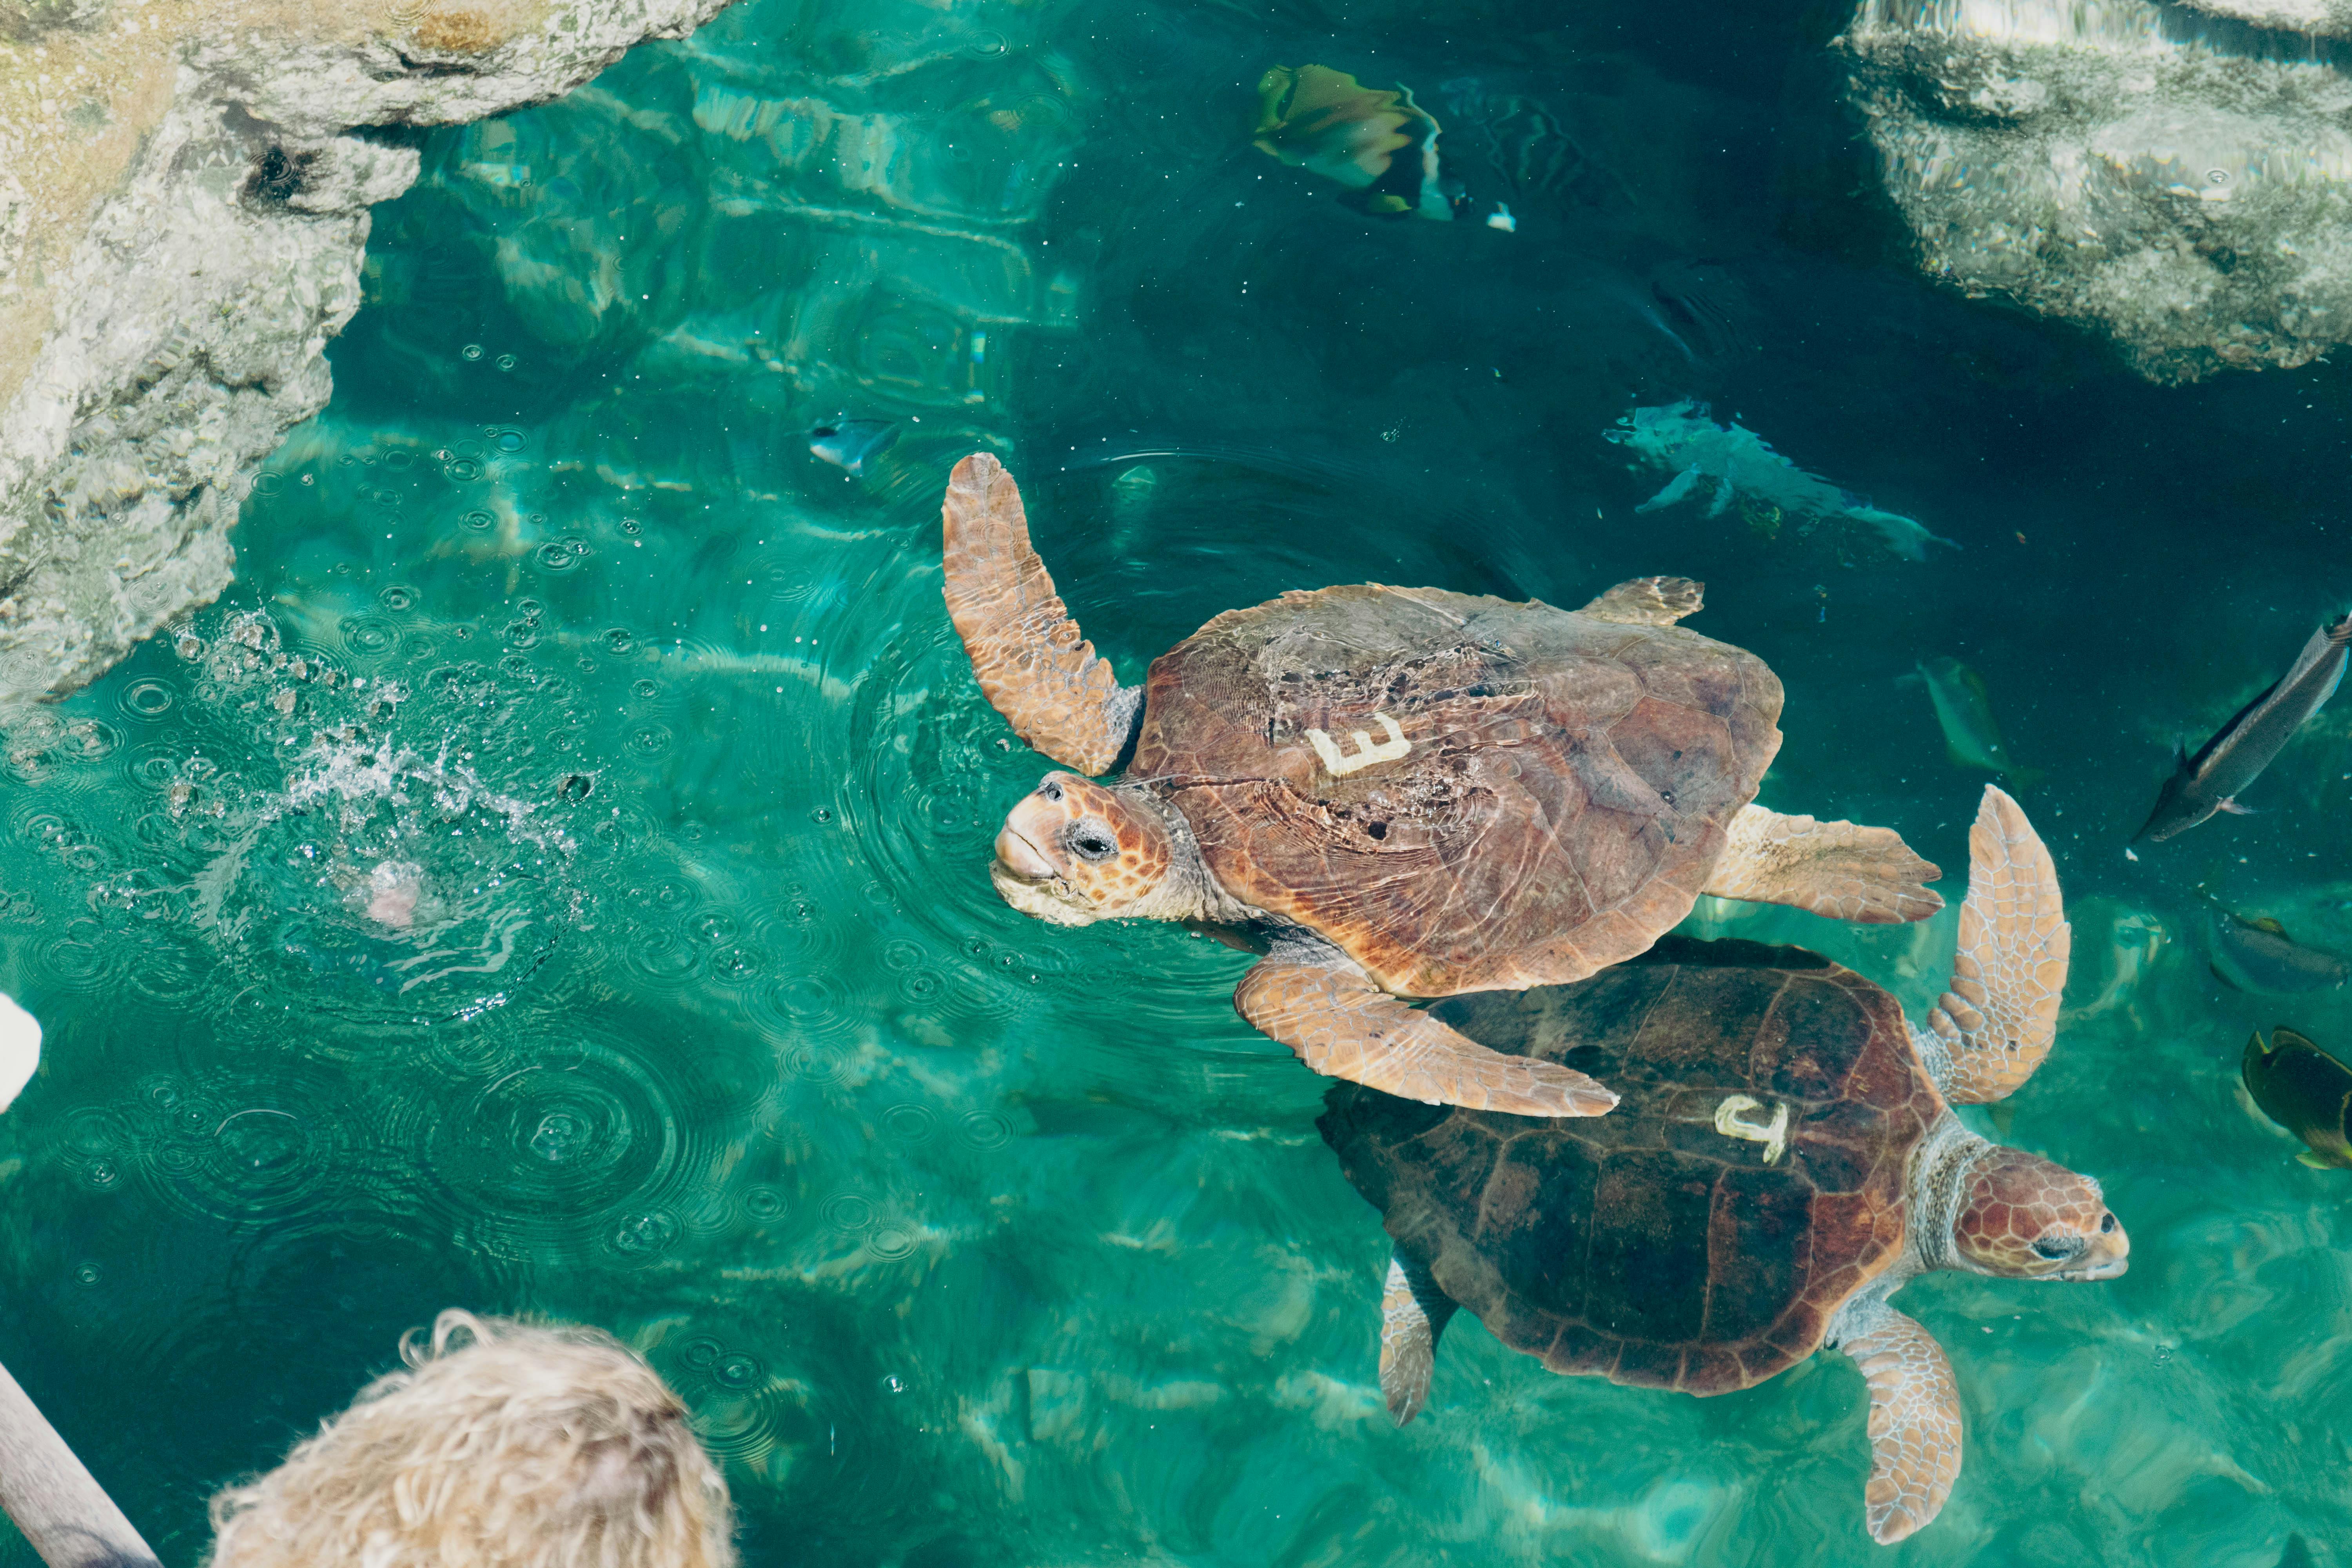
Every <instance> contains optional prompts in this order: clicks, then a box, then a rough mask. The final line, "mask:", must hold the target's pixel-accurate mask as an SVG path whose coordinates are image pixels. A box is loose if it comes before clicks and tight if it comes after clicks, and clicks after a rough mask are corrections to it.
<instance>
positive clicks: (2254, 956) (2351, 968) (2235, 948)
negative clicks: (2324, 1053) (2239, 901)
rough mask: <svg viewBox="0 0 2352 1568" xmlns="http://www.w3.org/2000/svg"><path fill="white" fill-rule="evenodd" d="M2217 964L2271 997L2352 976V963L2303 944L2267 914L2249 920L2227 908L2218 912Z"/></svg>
mask: <svg viewBox="0 0 2352 1568" xmlns="http://www.w3.org/2000/svg"><path fill="white" fill-rule="evenodd" d="M2212 968H2213V973H2215V974H2218V975H2220V976H2221V979H2222V980H2223V981H2225V982H2226V983H2228V984H2231V985H2234V986H2236V987H2237V988H2238V989H2239V990H2241V991H2254V992H2259V993H2261V994H2263V995H2267V996H2292V995H2294V994H2298V993H2301V992H2305V991H2326V990H2330V989H2332V988H2334V987H2336V986H2338V985H2341V984H2344V982H2345V980H2346V979H2347V977H2352V964H2347V963H2345V962H2344V960H2342V959H2340V958H2338V957H2336V954H2334V953H2332V952H2320V951H2319V950H2318V949H2317V948H2315V947H2305V946H2304V945H2303V944H2302V943H2301V942H2296V941H2294V939H2293V938H2291V937H2289V936H2288V935H2287V934H2286V927H2284V926H2283V925H2281V924H2279V923H2278V921H2274V920H2273V919H2271V918H2270V917H2269V916H2268V915H2259V916H2256V917H2255V918H2253V919H2252V920H2249V919H2247V918H2246V917H2245V916H2243V915H2239V914H2232V913H2231V912H2230V911H2229V910H2215V911H2213V964H2212Z"/></svg>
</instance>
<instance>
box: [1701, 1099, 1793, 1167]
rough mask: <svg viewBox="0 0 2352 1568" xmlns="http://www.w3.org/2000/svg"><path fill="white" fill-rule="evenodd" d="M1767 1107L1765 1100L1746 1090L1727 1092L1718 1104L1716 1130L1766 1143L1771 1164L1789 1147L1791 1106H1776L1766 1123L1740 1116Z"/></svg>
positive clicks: (1766, 1155) (1752, 1141) (1725, 1134)
mask: <svg viewBox="0 0 2352 1568" xmlns="http://www.w3.org/2000/svg"><path fill="white" fill-rule="evenodd" d="M1763 1109H1764V1105H1763V1102H1762V1101H1761V1100H1750V1099H1749V1098H1748V1096H1746V1095H1744V1094H1735V1095H1730V1096H1727V1098H1726V1099H1725V1100H1724V1102H1723V1103H1722V1104H1721V1105H1718V1106H1717V1107H1716V1108H1715V1130H1716V1131H1717V1132H1720V1133H1722V1134H1723V1135H1724V1136H1725V1137H1726V1138H1743V1139H1746V1140H1747V1141H1748V1142H1750V1143H1761V1144H1763V1145H1764V1163H1766V1164H1768V1165H1769V1164H1771V1163H1773V1162H1774V1161H1776V1160H1778V1159H1780V1155H1781V1153H1782V1152H1784V1151H1786V1150H1787V1148H1788V1147H1789V1108H1788V1107H1787V1106H1786V1105H1776V1106H1774V1107H1773V1108H1772V1120H1771V1121H1769V1123H1766V1124H1764V1125H1762V1126H1759V1125H1758V1124H1757V1123H1755V1122H1753V1121H1741V1120H1740V1117H1741V1116H1742V1115H1743V1114H1744V1113H1746V1112H1748V1111H1750V1110H1763Z"/></svg>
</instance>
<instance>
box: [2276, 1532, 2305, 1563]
mask: <svg viewBox="0 0 2352 1568" xmlns="http://www.w3.org/2000/svg"><path fill="white" fill-rule="evenodd" d="M2278 1568H2314V1563H2313V1559H2312V1555H2311V1542H2308V1541H2305V1539H2304V1538H2303V1537H2302V1536H2300V1535H2290V1536H2288V1537H2287V1538H2286V1550H2285V1551H2284V1552H2280V1553H2279V1560H2278Z"/></svg>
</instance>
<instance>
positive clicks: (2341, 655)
mask: <svg viewBox="0 0 2352 1568" xmlns="http://www.w3.org/2000/svg"><path fill="white" fill-rule="evenodd" d="M2347 643H2352V616H2337V617H2336V619H2335V620H2332V621H2330V622H2328V623H2327V624H2326V626H2322V627H2320V628H2319V629H2318V630H2317V631H2315V632H2314V633H2313V634H2312V635H2311V640H2310V641H2309V642H2307V643H2305V644H2304V645H2303V652H2301V653H2300V654H2298V655H2296V656H2295V660H2294V668H2292V669H2290V670H2288V671H2287V672H2286V674H2284V676H2282V677H2280V678H2279V679H2278V681H2277V682H2276V683H2275V684H2273V686H2272V687H2271V688H2270V689H2268V690H2267V691H2264V692H2263V694H2262V695H2261V696H2259V697H2257V698H2255V699H2254V700H2252V702H2249V703H2247V704H2246V705H2245V706H2244V707H2243V708H2241V709H2239V710H2238V712H2237V716H2236V717H2235V718H2233V719H2231V721H2229V722H2228V723H2226V724H2224V725H2222V726H2221V730H2220V731H2218V732H2217V733H2216V734H2215V735H2214V736H2213V738H2212V739H2211V740H2210V741H2208V742H2205V743H2204V745H2202V746H2200V747H2199V748H2198V750H2197V754H2196V755H2195V756H2193V757H2192V756H2190V755H2189V748H2188V747H2187V746H2181V747H2179V766H2178V767H2177V768H2176V769H2175V770H2174V772H2173V774H2172V776H2171V777H2170V778H2168V779H2167V780H2165V781H2164V788H2163V790H2162V792H2161V793H2159V794H2158V795H2157V797H2156V809H2155V810H2154V811H2152V812H2150V813H2149V814H2148V818H2147V826H2143V827H2142V828H2141V829H2140V830H2139V831H2138V832H2137V833H2135V834H2134V835H2132V841H2133V842H2134V843H2137V842H2138V841H2139V840H2140V839H2143V838H2153V839H2155V840H2157V841H2158V842H2159V843H2161V842H2162V841H2163V840H2165V839H2167V838H2170V837H2174V836H2176V835H2178V834H2182V833H2186V832H2188V831H2189V829H2190V828H2192V827H2194V826H2197V825H2198V824H2199V823H2200V822H2202V821H2204V820H2205V819H2206V818H2207V817H2209V816H2212V815H2213V814H2214V813H2215V812H2217V811H2227V812H2234V813H2237V814H2239V815H2241V816H2242V815H2245V813H2246V808H2245V807H2244V806H2242V805H2239V804H2238V795H2239V794H2240V792H2242V790H2244V789H2245V787H2246V786H2247V785H2248V784H2252V783H2253V782H2254V780H2255V779H2256V778H2258V777H2260V776H2261V774H2262V771H2263V769H2264V768H2266V767H2269V766H2270V765H2271V762H2272V760H2273V758H2275V757H2276V756H2277V755H2278V754H2279V752H2280V750H2281V749H2282V748H2284V746H2285V745H2286V743H2287V742H2288V741H2290V740H2292V739H2293V738H2294V732H2295V731H2297V730H2299V729H2301V728H2303V726H2304V724H2305V721H2307V720H2309V719H2310V717H2311V716H2312V715H2313V714H2315V713H2316V712H2318V711H2319V710H2320V706H2321V705H2322V704H2323V703H2325V702H2326V700H2328V699H2329V698H2331V697H2333V696H2335V695H2336V686H2337V685H2338V684H2339V683H2341V682H2342V680H2343V679H2344V663H2345V658H2346V653H2345V647H2346V645H2347Z"/></svg>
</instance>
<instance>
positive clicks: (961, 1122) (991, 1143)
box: [956, 1110, 1013, 1149]
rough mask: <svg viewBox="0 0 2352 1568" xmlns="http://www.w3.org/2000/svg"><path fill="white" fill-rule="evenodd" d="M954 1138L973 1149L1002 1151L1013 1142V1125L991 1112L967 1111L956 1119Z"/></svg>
mask: <svg viewBox="0 0 2352 1568" xmlns="http://www.w3.org/2000/svg"><path fill="white" fill-rule="evenodd" d="M956 1137H957V1138H958V1139H960V1140H961V1142H963V1143H965V1144H966V1145H967V1146H969V1147H971V1148H974V1149H1002V1148H1003V1147H1004V1146H1005V1145H1006V1144H1007V1143H1010V1142H1013V1123H1012V1122H1011V1121H1008V1120H1007V1119H1005V1118H1004V1117H1002V1116H999V1115H998V1114H997V1113H996V1112H995V1111H993V1110H968V1111H966V1112H964V1114H963V1115H962V1116H961V1117H960V1118H958V1119H957V1121H956Z"/></svg>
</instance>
